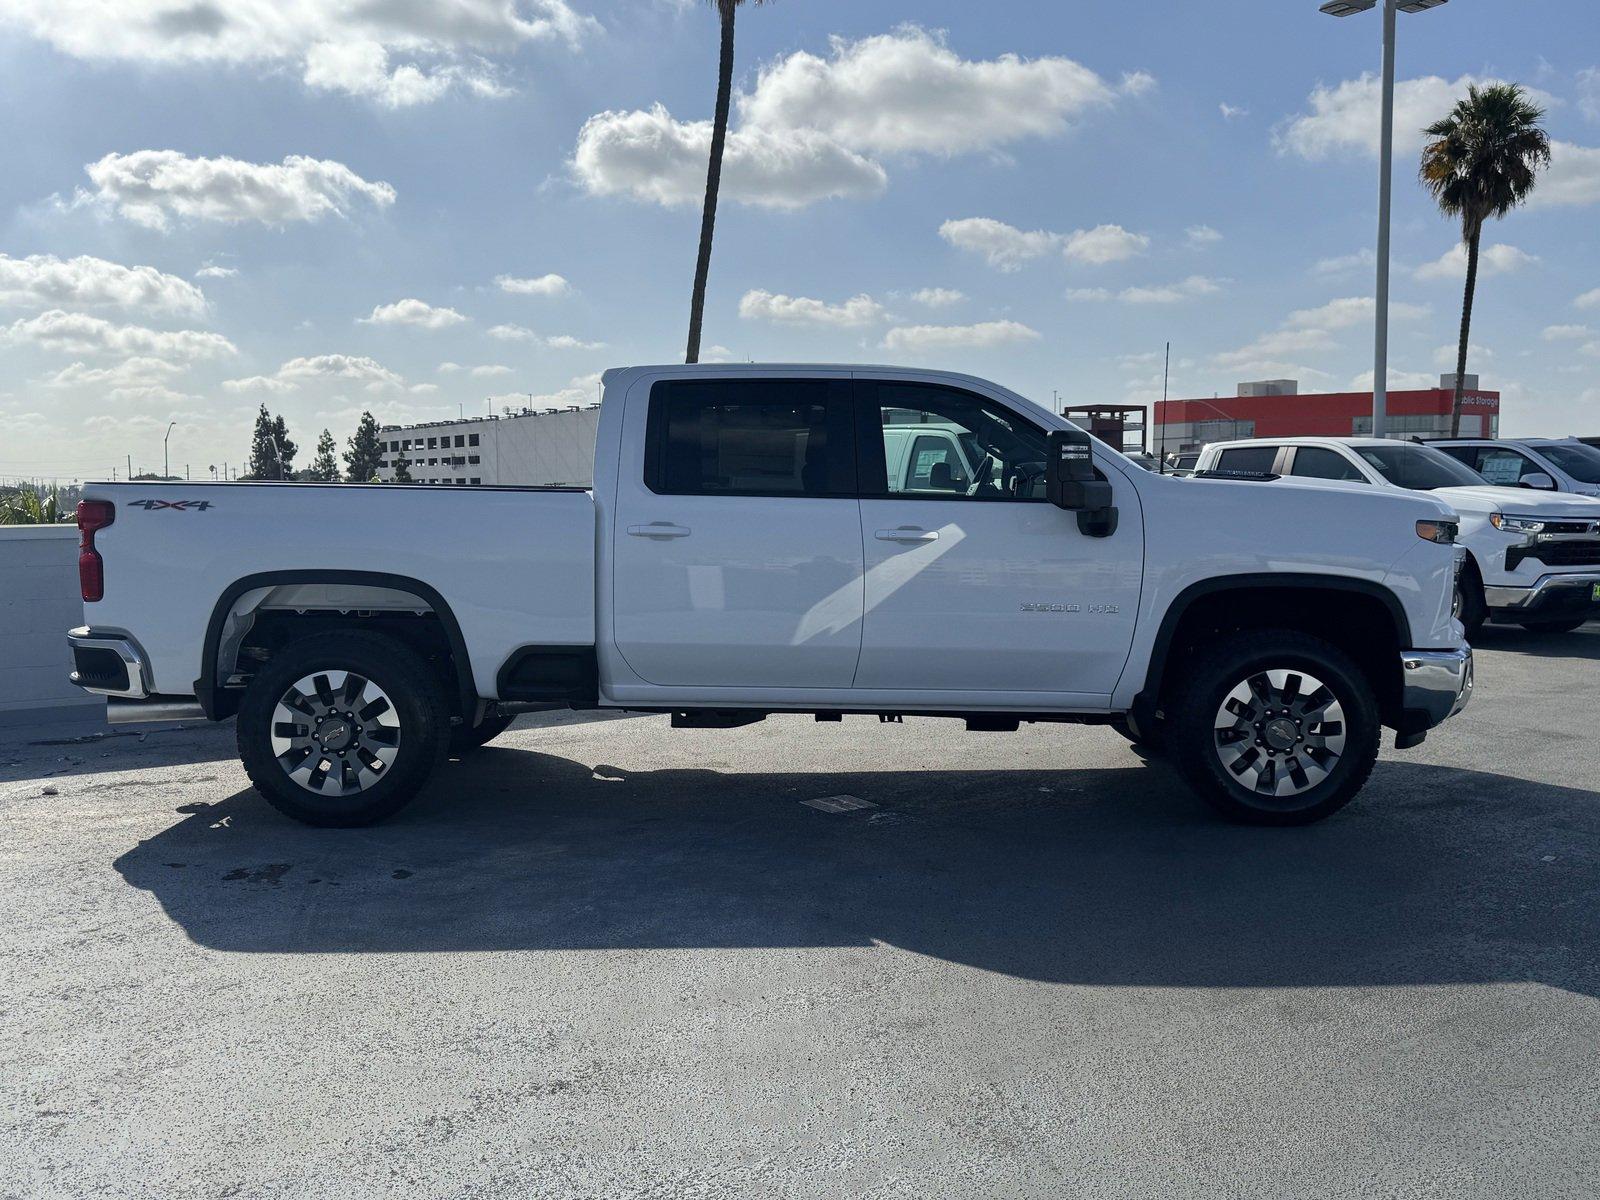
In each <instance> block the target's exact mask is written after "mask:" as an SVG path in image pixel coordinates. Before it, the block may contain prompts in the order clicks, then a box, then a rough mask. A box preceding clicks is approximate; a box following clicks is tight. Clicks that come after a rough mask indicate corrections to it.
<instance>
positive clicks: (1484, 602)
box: [1199, 438, 1600, 638]
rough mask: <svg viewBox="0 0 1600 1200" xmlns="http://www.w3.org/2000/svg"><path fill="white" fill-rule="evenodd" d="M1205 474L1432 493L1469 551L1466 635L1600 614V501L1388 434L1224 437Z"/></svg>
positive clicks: (1203, 460) (1211, 450)
mask: <svg viewBox="0 0 1600 1200" xmlns="http://www.w3.org/2000/svg"><path fill="white" fill-rule="evenodd" d="M1199 469H1200V470H1202V471H1221V472H1223V473H1224V474H1226V473H1227V472H1229V471H1237V470H1240V469H1247V470H1259V471H1264V472H1268V473H1270V474H1272V475H1275V476H1277V477H1279V478H1281V479H1282V480H1283V481H1285V482H1292V483H1305V482H1307V481H1309V480H1315V481H1317V482H1318V483H1319V485H1321V486H1328V485H1329V484H1334V485H1337V486H1345V487H1349V486H1352V485H1353V486H1355V487H1357V488H1360V487H1381V488H1390V489H1395V490H1402V489H1403V490H1409V491H1414V492H1426V493H1427V494H1428V495H1431V496H1435V497H1437V498H1438V499H1440V500H1442V501H1444V502H1445V503H1446V504H1448V505H1449V506H1450V507H1451V508H1452V509H1453V510H1454V511H1455V513H1456V514H1457V517H1458V518H1459V525H1460V530H1459V533H1458V537H1459V540H1460V541H1461V544H1462V546H1463V547H1465V550H1466V557H1465V558H1464V560H1463V562H1462V570H1461V576H1460V578H1459V579H1458V580H1457V581H1456V615H1457V616H1458V617H1459V618H1460V619H1461V623H1462V625H1463V626H1464V627H1465V630H1466V636H1467V637H1468V638H1471V637H1473V636H1475V635H1476V634H1477V632H1478V630H1479V629H1481V628H1482V627H1483V623H1484V622H1485V621H1487V620H1494V621H1499V622H1504V623H1506V624H1514V625H1521V626H1522V627H1523V628H1524V629H1528V630H1532V631H1533V632H1535V633H1568V632H1571V631H1572V630H1574V629H1577V628H1578V627H1579V626H1580V625H1582V624H1584V623H1585V622H1586V621H1590V620H1593V619H1594V618H1596V617H1600V500H1592V499H1590V498H1589V497H1587V496H1572V495H1551V494H1550V493H1549V492H1547V491H1543V490H1536V489H1532V488H1524V487H1498V486H1495V485H1493V484H1491V483H1490V482H1489V481H1488V480H1487V479H1485V478H1484V477H1483V476H1481V475H1479V474H1478V473H1477V472H1476V471H1474V470H1472V469H1470V468H1469V467H1467V466H1466V465H1465V464H1463V463H1462V462H1460V461H1459V460H1458V459H1456V458H1455V457H1453V456H1452V455H1450V454H1448V453H1446V452H1445V451H1443V450H1439V449H1436V448H1435V447H1433V446H1432V445H1419V444H1417V443H1414V442H1397V441H1393V440H1390V439H1385V438H1276V439H1274V438H1268V439H1264V440H1261V441H1252V442H1216V443H1213V444H1212V445H1209V446H1207V447H1206V448H1205V449H1204V450H1203V451H1201V454H1200V463H1199Z"/></svg>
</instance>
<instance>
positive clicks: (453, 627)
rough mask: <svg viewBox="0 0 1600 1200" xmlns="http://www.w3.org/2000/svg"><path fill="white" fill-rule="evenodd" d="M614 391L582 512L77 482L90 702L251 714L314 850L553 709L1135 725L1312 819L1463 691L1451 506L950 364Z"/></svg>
mask: <svg viewBox="0 0 1600 1200" xmlns="http://www.w3.org/2000/svg"><path fill="white" fill-rule="evenodd" d="M604 385H605V391H604V399H603V404H602V410H601V415H600V422H599V431H598V439H597V447H596V457H595V476H594V477H595V486H594V488H593V490H592V491H582V490H572V489H558V488H545V489H536V488H502V487H486V488H460V487H456V488H431V487H415V486H404V485H395V484H389V485H375V486H365V485H348V484H346V485H338V484H332V485H324V484H240V483H218V484H205V483H198V484H196V483H122V484H116V483H110V484H107V483H95V484H90V485H88V486H87V487H86V489H85V500H84V502H83V504H82V506H81V508H80V510H79V525H80V527H81V528H82V530H83V545H82V550H81V555H80V573H81V575H82V582H83V593H84V600H85V605H86V612H87V613H88V620H89V624H88V625H87V626H85V627H83V628H80V629H76V630H73V631H72V632H71V633H70V634H69V641H70V643H71V647H72V651H73V654H74V656H75V664H76V670H75V672H74V675H73V678H74V680H75V681H76V682H77V683H78V684H79V685H80V686H82V687H85V688H87V689H89V690H91V691H94V692H98V693H100V694H103V695H107V696H111V697H115V698H118V699H119V701H120V702H121V703H122V706H123V707H125V708H129V709H132V710H133V715H135V716H137V715H138V714H139V713H140V712H141V711H148V712H151V713H153V714H156V715H159V714H162V713H171V712H172V711H173V709H172V707H171V706H172V705H174V704H176V705H180V706H197V708H198V710H200V711H203V712H204V714H205V715H206V716H209V717H211V718H212V719H214V720H222V719H225V718H228V717H235V716H236V717H237V738H238V747H239V754H240V757H241V759H242V760H243V762H244V765H245V767H246V769H247V770H248V772H249V774H250V778H251V779H252V781H253V782H254V783H255V785H256V787H257V789H258V790H259V791H260V792H261V794H262V795H263V796H264V797H265V798H266V799H267V800H268V801H269V802H270V803H272V804H273V805H274V806H276V807H277V808H279V809H280V810H281V811H283V812H285V813H287V814H289V815H291V816H293V817H295V818H297V819H300V820H303V821H307V822H310V823H313V824H320V825H353V824H361V823H365V822H370V821H373V820H377V819H379V818H381V817H384V816H386V815H388V814H390V813H392V812H394V811H395V810H396V809H398V808H399V807H400V806H401V805H402V804H404V803H405V802H406V801H407V800H408V799H410V798H411V797H412V796H413V795H414V794H415V793H416V792H417V791H418V790H419V789H421V788H422V787H423V785H424V784H425V782H426V780H427V778H428V776H429V773H430V772H431V771H433V770H434V769H435V767H436V766H437V764H438V763H439V762H440V760H441V759H442V758H443V757H444V756H445V754H446V752H447V748H448V747H449V746H451V745H452V744H453V745H454V746H455V748H456V749H457V750H468V749H470V748H471V747H473V746H474V745H477V744H481V743H483V742H486V741H488V740H489V739H490V738H492V737H494V736H495V735H496V734H497V733H498V732H500V731H501V730H502V729H504V728H505V725H506V723H507V722H509V720H510V719H511V718H512V717H513V716H514V715H515V713H516V712H518V711H520V710H523V709H526V708H528V707H530V706H542V707H548V706H551V705H572V706H576V707H598V708H610V709H629V710H635V711H646V712H659V713H669V714H671V719H672V723H673V724H674V725H675V726H680V727H695V728H732V727H737V726H740V725H745V724H749V723H750V722H753V721H759V720H761V719H763V718H764V717H766V716H768V715H769V714H774V713H810V714H814V715H815V716H816V718H817V719H818V720H839V719H841V718H843V717H844V716H846V715H847V714H866V715H869V716H877V717H880V718H891V719H892V718H895V717H899V716H902V715H924V716H939V717H950V718H955V719H958V720H962V721H964V722H965V723H966V726H967V728H968V729H969V730H975V731H986V732H999V731H1005V730H1014V729H1016V728H1017V727H1018V724H1019V723H1020V722H1024V721H1028V722H1041V721H1044V722H1055V723H1059V724H1062V725H1067V724H1072V723H1081V724H1109V725H1113V726H1115V727H1116V728H1117V729H1118V730H1119V731H1121V732H1122V733H1123V734H1124V735H1125V736H1127V737H1129V738H1130V739H1133V740H1136V741H1143V742H1145V743H1146V744H1149V745H1151V746H1152V747H1153V748H1159V749H1160V750H1161V751H1162V752H1165V753H1170V755H1171V756H1172V758H1173V760H1174V761H1175V763H1176V764H1177V765H1178V766H1179V767H1180V768H1181V769H1182V771H1183V773H1184V775H1185V777H1186V778H1187V779H1188V781H1189V782H1190V783H1191V784H1192V785H1193V787H1194V788H1195V790H1196V791H1197V792H1198V793H1199V794H1200V795H1201V796H1202V797H1204V798H1205V799H1206V800H1207V801H1209V802H1210V803H1211V804H1213V805H1215V806H1216V807H1217V808H1218V809H1219V810H1221V811H1222V812H1223V813H1225V814H1227V815H1228V816H1230V817H1233V818H1236V819H1240V820H1246V821H1253V822H1259V823H1266V824H1302V823H1306V822H1309V821H1314V820H1317V819H1319V818H1321V817H1324V816H1327V815H1328V814H1329V813H1331V812H1334V811H1335V810H1337V809H1339V808H1340V807H1342V806H1343V805H1344V804H1345V803H1346V802H1347V801H1349V800H1350V799H1351V797H1353V796H1354V795H1355V794H1356V792H1357V791H1358V790H1359V789H1360V788H1361V786H1362V785H1363V783H1364V782H1365V780H1366V778H1367V776H1368V774H1369V772H1370V771H1371V770H1372V767H1373V764H1374V761H1375V759H1376V756H1377V752H1378V743H1379V736H1380V732H1381V728H1382V727H1384V726H1387V727H1389V728H1392V729H1394V730H1395V731H1396V744H1397V745H1398V746H1399V747H1401V748H1406V747H1410V746H1414V745H1416V744H1418V743H1419V742H1421V740H1422V739H1423V737H1424V736H1425V735H1426V733H1427V731H1428V730H1429V729H1431V728H1433V727H1434V726H1436V725H1438V724H1439V723H1440V722H1442V721H1444V720H1445V719H1446V718H1448V717H1450V716H1451V715H1453V714H1454V713H1455V712H1457V711H1459V709H1460V708H1461V707H1462V706H1463V705H1464V704H1465V703H1466V702H1467V699H1468V697H1469V696H1470V694H1471V689H1472V653H1471V650H1470V649H1469V648H1468V647H1467V645H1466V644H1465V643H1464V641H1463V640H1462V635H1461V634H1462V631H1461V626H1460V625H1459V624H1458V623H1457V621H1456V620H1455V618H1454V616H1453V615H1452V597H1453V594H1454V579H1455V574H1456V571H1457V567H1458V553H1459V552H1458V548H1457V547H1456V545H1455V544H1454V534H1455V525H1454V519H1453V516H1452V514H1451V512H1450V510H1449V509H1448V508H1447V507H1446V506H1445V505H1444V504H1441V503H1440V502H1439V501H1438V500H1436V499H1433V498H1431V497H1428V496H1426V495H1417V494H1411V493H1403V492H1389V491H1382V490H1379V489H1376V488H1374V489H1366V490H1363V491H1352V490H1351V489H1349V488H1345V489H1337V488H1295V489H1288V488H1285V489H1278V488H1271V489H1268V488H1265V487H1263V485H1261V484H1259V483H1254V482H1230V481H1203V480H1191V479H1172V478H1168V477H1163V476H1161V475H1156V474H1152V473H1151V472H1149V471H1146V470H1141V469H1139V468H1137V467H1135V466H1133V465H1132V464H1130V463H1128V462H1126V461H1125V460H1124V459H1123V458H1122V457H1121V456H1120V455H1119V454H1117V453H1116V452H1115V451H1113V450H1111V449H1110V448H1109V447H1106V446H1104V445H1101V444H1098V443H1095V442H1093V441H1092V440H1091V439H1090V438H1089V436H1088V435H1087V434H1086V433H1084V432H1082V431H1081V430H1079V429H1077V428H1075V427H1074V426H1072V425H1070V424H1069V423H1068V422H1066V421H1065V420H1064V419H1062V418H1061V417H1058V416H1055V415H1054V414H1052V413H1050V412H1048V411H1046V410H1044V409H1043V408H1040V407H1038V406H1036V405H1034V404H1032V403H1030V402H1029V401H1027V400H1025V399H1023V398H1022V397H1021V396H1018V395H1016V394H1015V393H1013V392H1010V391H1008V390H1006V389H1005V388H1002V387H999V386H997V385H995V384H992V383H988V382H986V381H984V380H981V379H975V378H971V377H968V376H963V375H954V374H948V373H944V372H936V371H918V370H900V369H893V368H883V367H852V366H837V367H832V366H765V365H743V364H741V365H721V366H692V367H683V366H664V367H632V368H628V369H623V370H613V371H609V372H607V373H606V375H605V377H604ZM924 436H926V437H930V438H932V439H933V441H931V442H928V443H926V444H924V445H923V447H922V451H921V452H918V451H917V450H916V449H915V444H916V442H917V440H918V439H919V438H920V437H924ZM1065 758H1066V754H1065V752H1064V753H1063V759H1065Z"/></svg>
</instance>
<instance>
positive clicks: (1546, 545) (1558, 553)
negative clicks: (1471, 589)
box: [1506, 541, 1600, 571]
mask: <svg viewBox="0 0 1600 1200" xmlns="http://www.w3.org/2000/svg"><path fill="white" fill-rule="evenodd" d="M1524 562H1537V563H1543V564H1544V565H1545V566H1547V567H1600V541H1595V542H1588V541H1584V542H1543V543H1540V544H1537V545H1533V546H1513V547H1512V548H1511V549H1510V550H1507V551H1506V569H1507V570H1508V571H1515V570H1516V569H1517V567H1518V566H1520V565H1521V564H1522V563H1524Z"/></svg>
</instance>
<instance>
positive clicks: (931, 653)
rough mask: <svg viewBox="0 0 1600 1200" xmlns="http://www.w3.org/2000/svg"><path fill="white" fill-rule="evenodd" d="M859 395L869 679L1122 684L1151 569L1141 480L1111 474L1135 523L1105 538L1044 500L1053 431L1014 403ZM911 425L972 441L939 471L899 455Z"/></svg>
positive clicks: (997, 689)
mask: <svg viewBox="0 0 1600 1200" xmlns="http://www.w3.org/2000/svg"><path fill="white" fill-rule="evenodd" d="M856 398H857V405H858V426H857V436H858V439H859V441H860V445H861V495H862V500H861V527H862V540H863V542H864V544H865V547H866V565H867V576H866V615H865V618H864V621H863V634H862V647H861V665H860V667H859V668H858V669H857V671H856V681H855V683H856V687H857V688H870V689H901V688H906V689H917V690H919V691H951V692H988V693H1031V694H1039V693H1064V692H1068V693H1081V694H1092V695H1104V694H1109V693H1110V692H1111V691H1112V690H1113V689H1114V688H1115V686H1116V682H1117V679H1118V677H1119V676H1120V675H1121V674H1122V669H1123V666H1124V664H1125V663H1126V661H1127V658H1128V650H1129V647H1130V645H1131V644H1132V640H1133V627H1134V620H1135V616H1136V609H1137V607H1138V601H1139V588H1140V582H1141V576H1142V570H1143V531H1142V523H1141V521H1140V519H1139V510H1138V501H1137V498H1136V497H1135V496H1134V494H1133V489H1132V486H1131V485H1130V484H1128V483H1127V482H1126V480H1123V479H1121V478H1120V477H1119V476H1118V474H1117V473H1116V472H1115V471H1111V472H1109V473H1108V474H1109V477H1110V478H1111V481H1112V485H1113V488H1114V489H1115V492H1116V500H1117V503H1118V505H1119V506H1120V508H1121V518H1122V519H1121V521H1120V526H1119V528H1118V529H1117V531H1116V532H1115V533H1114V534H1112V535H1111V536H1110V537H1106V538H1095V537H1089V536H1086V535H1085V534H1082V533H1080V532H1079V530H1078V522H1077V516H1076V514H1074V513H1071V512H1064V511H1063V510H1061V509H1059V508H1056V507H1055V506H1054V505H1052V504H1050V503H1049V502H1048V501H1046V500H1045V499H1044V487H1043V474H1042V470H1043V464H1044V462H1045V458H1046V455H1045V446H1046V439H1045V432H1044V430H1043V429H1042V428H1041V427H1040V426H1038V425H1036V424H1034V423H1033V422H1032V421H1030V420H1029V419H1028V418H1027V417H1026V416H1025V415H1024V414H1022V413H1019V412H1017V411H1015V410H1014V409H1013V408H1011V407H1010V406H1009V405H1006V404H1003V403H1001V402H999V401H997V400H994V399H990V398H988V397H984V396H980V395H978V394H976V393H973V392H968V391H963V390H960V389H956V388H950V387H944V386H936V385H931V384H921V383H899V382H894V381H892V380H877V381H874V380H858V382H857V385H856ZM906 426H909V427H913V428H914V429H915V430H916V431H917V436H919V437H930V438H949V439H952V440H953V442H954V443H955V446H956V447H957V449H958V451H959V453H957V452H949V453H942V454H940V455H938V456H937V457H936V458H932V459H930V460H929V462H928V463H927V470H920V469H916V468H915V467H914V468H913V469H910V470H907V469H905V463H903V462H902V461H900V460H899V459H898V458H897V459H896V461H893V462H891V461H890V460H889V458H888V457H887V455H888V454H889V453H891V452H893V448H894V447H897V446H904V445H906V444H907V441H908V439H907V438H906V437H905V436H904V434H903V433H902V428H901V427H906ZM886 435H887V436H886ZM911 440H912V441H914V440H915V439H914V438H913V439H911ZM886 446H887V447H889V448H890V450H888V451H886V450H885V447H886ZM934 449H935V445H934V444H933V443H929V444H928V445H927V446H925V450H927V451H929V452H931V451H933V450H934ZM907 461H909V460H907ZM996 699H997V698H996ZM1018 702H1019V703H1023V702H1025V700H1024V698H1022V697H1019V698H1018Z"/></svg>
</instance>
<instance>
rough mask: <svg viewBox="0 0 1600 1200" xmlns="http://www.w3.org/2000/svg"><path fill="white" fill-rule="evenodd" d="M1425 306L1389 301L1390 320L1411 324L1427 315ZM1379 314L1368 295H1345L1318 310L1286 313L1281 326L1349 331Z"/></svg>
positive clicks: (1304, 309) (1368, 322) (1369, 321)
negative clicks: (1410, 322) (1409, 322)
mask: <svg viewBox="0 0 1600 1200" xmlns="http://www.w3.org/2000/svg"><path fill="white" fill-rule="evenodd" d="M1430 311H1431V310H1430V309H1429V308H1428V306H1427V305H1426V304H1405V303H1403V302H1401V301H1398V300H1396V301H1391V302H1390V304H1389V319H1390V320H1391V321H1414V320H1418V319H1420V318H1422V317H1425V316H1427V315H1428V313H1429V312H1430ZM1377 314H1378V302H1377V301H1376V300H1375V299H1373V298H1372V297H1371V296H1346V297H1344V298H1342V299H1339V300H1330V301H1328V302H1327V303H1326V304H1324V305H1322V306H1320V307H1318V308H1302V309H1298V310H1297V311H1295V312H1292V313H1290V314H1289V316H1288V319H1287V320H1285V321H1284V324H1285V325H1286V326H1287V327H1288V328H1290V329H1349V328H1351V327H1353V326H1356V325H1366V324H1370V323H1371V322H1372V321H1373V320H1375V319H1376V317H1377Z"/></svg>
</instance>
